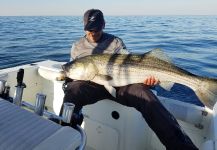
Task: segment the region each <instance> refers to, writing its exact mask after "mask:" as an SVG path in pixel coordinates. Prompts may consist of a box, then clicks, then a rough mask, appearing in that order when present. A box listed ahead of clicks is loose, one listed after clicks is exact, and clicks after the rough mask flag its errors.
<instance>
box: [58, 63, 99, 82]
mask: <svg viewBox="0 0 217 150" xmlns="http://www.w3.org/2000/svg"><path fill="white" fill-rule="evenodd" d="M62 69H63V72H64V74H65V76H66V77H68V78H71V79H75V80H92V79H93V78H94V77H95V75H96V74H97V73H98V70H97V69H96V67H95V65H94V64H93V63H92V62H91V61H88V60H85V59H84V60H83V59H76V60H74V61H71V62H68V63H66V64H64V65H62Z"/></svg>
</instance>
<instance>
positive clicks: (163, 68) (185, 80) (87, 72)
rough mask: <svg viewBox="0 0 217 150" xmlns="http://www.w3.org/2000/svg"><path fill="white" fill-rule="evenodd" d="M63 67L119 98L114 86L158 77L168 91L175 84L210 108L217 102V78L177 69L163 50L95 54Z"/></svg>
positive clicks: (75, 75)
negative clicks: (186, 87)
mask: <svg viewBox="0 0 217 150" xmlns="http://www.w3.org/2000/svg"><path fill="white" fill-rule="evenodd" d="M62 68H63V73H64V76H66V77H68V78H71V79H76V80H85V81H93V82H96V83H98V84H101V85H104V86H105V88H106V89H107V90H108V91H109V92H110V93H111V94H112V95H113V96H115V95H116V93H115V89H114V88H113V87H116V86H125V85H128V84H133V83H143V82H144V80H145V79H146V78H149V77H150V76H154V77H155V78H157V79H159V81H160V86H162V87H163V88H165V89H170V88H171V87H172V85H173V84H174V83H179V84H183V85H185V86H188V87H190V88H191V89H192V90H194V91H195V93H196V95H197V96H198V98H199V99H200V101H201V102H202V103H203V104H204V105H205V106H207V107H209V108H210V109H212V108H213V106H214V104H215V103H216V101H217V79H213V78H208V77H202V76H198V75H195V74H192V73H190V72H188V71H186V70H184V69H182V68H179V67H177V66H176V65H174V64H173V63H171V61H169V58H168V57H167V56H166V55H165V54H164V53H163V52H162V51H161V50H160V49H155V50H152V51H150V52H147V53H145V54H94V55H89V56H85V57H81V58H78V59H75V60H74V61H71V62H69V63H66V64H64V65H63V66H62Z"/></svg>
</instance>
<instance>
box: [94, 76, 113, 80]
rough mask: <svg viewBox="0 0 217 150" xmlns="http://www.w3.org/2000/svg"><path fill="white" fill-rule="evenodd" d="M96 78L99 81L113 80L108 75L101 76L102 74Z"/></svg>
mask: <svg viewBox="0 0 217 150" xmlns="http://www.w3.org/2000/svg"><path fill="white" fill-rule="evenodd" d="M97 77H98V78H99V79H101V80H104V81H110V80H112V79H113V78H112V77H111V76H109V75H103V74H98V75H97Z"/></svg>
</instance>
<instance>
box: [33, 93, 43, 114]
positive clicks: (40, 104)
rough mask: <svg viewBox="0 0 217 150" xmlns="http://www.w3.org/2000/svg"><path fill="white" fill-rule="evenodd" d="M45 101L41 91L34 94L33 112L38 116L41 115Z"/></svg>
mask: <svg viewBox="0 0 217 150" xmlns="http://www.w3.org/2000/svg"><path fill="white" fill-rule="evenodd" d="M45 101H46V95H45V94H41V93H37V94H36V101H35V110H34V112H35V113H36V114H37V115H39V116H43V113H44V106H45Z"/></svg>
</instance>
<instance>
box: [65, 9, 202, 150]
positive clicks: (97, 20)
mask: <svg viewBox="0 0 217 150" xmlns="http://www.w3.org/2000/svg"><path fill="white" fill-rule="evenodd" d="M83 21H84V31H85V36H84V37H82V38H80V40H78V41H77V42H75V44H74V45H73V47H72V50H71V58H72V59H76V58H78V57H83V56H87V55H91V54H101V53H112V54H117V53H129V52H128V51H127V50H126V46H125V44H124V43H123V41H122V40H121V39H120V38H118V37H116V36H114V35H111V34H108V33H105V32H103V29H104V28H105V21H104V17H103V13H102V12H101V11H100V10H98V9H90V10H88V11H86V12H85V14H84V18H83ZM158 82H159V81H158V80H157V79H155V78H154V77H150V78H149V79H146V80H145V81H144V84H131V85H127V86H122V87H115V89H116V98H114V97H113V96H112V95H111V94H110V93H109V92H108V91H107V90H106V89H105V87H104V86H103V85H99V84H97V83H94V82H91V81H79V80H77V81H72V80H69V81H67V82H66V84H65V91H64V92H65V96H64V102H71V103H74V104H75V109H74V112H75V114H79V113H80V110H81V109H82V107H83V106H85V105H88V104H93V103H96V102H98V101H100V100H103V99H110V100H113V101H115V102H117V103H120V104H122V105H125V106H129V107H134V108H135V109H137V110H138V111H139V112H141V114H142V116H143V117H144V119H145V120H146V122H147V124H148V125H149V127H150V128H151V129H152V130H153V131H154V132H155V133H156V135H157V136H158V138H159V139H160V141H161V142H162V143H163V144H164V145H165V147H166V149H167V150H196V149H198V148H197V147H196V146H195V145H194V144H193V142H192V141H191V139H190V138H189V137H188V136H187V135H186V134H185V133H184V132H183V130H182V129H181V127H180V125H179V124H178V122H177V121H176V119H175V118H174V117H173V116H172V115H171V114H170V113H169V112H168V111H167V110H166V109H165V108H164V106H163V105H162V104H161V103H160V102H159V100H158V98H157V97H156V96H155V95H154V94H153V93H152V91H151V90H150V86H153V85H156V84H157V83H158ZM72 120H73V122H72V123H71V126H74V125H75V124H77V123H78V124H81V122H82V120H80V121H79V119H76V117H75V115H74V118H73V119H72Z"/></svg>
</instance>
